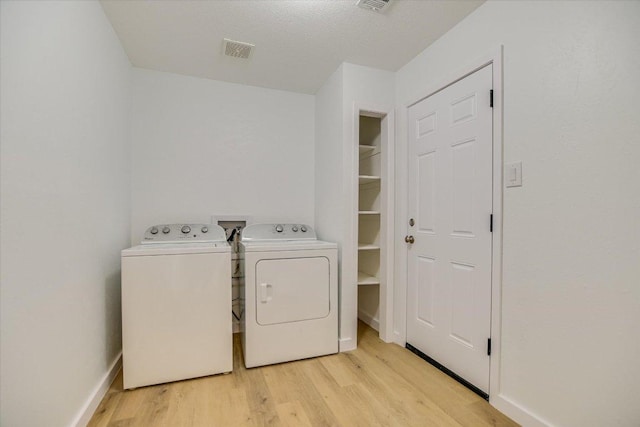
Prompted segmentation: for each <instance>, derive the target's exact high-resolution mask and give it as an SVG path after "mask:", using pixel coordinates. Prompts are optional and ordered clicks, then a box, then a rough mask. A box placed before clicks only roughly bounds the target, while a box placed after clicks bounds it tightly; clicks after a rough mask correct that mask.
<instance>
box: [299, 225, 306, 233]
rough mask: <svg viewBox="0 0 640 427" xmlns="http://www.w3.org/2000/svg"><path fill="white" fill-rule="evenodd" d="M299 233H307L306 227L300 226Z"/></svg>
mask: <svg viewBox="0 0 640 427" xmlns="http://www.w3.org/2000/svg"><path fill="white" fill-rule="evenodd" d="M300 231H302V232H303V233H306V232H307V227H306V226H305V225H301V226H300Z"/></svg>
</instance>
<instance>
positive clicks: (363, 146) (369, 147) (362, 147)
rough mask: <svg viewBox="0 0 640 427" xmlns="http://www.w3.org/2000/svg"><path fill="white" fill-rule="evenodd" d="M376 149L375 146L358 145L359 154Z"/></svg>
mask: <svg viewBox="0 0 640 427" xmlns="http://www.w3.org/2000/svg"><path fill="white" fill-rule="evenodd" d="M375 149H376V147H375V145H360V146H359V150H360V154H367V153H370V152H372V151H374V150H375Z"/></svg>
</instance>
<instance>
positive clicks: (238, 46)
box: [224, 39, 256, 59]
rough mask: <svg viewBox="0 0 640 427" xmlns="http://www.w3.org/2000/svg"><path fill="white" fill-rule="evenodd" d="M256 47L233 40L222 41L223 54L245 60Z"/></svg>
mask: <svg viewBox="0 0 640 427" xmlns="http://www.w3.org/2000/svg"><path fill="white" fill-rule="evenodd" d="M254 47H256V45H254V44H251V43H244V42H237V41H235V40H229V39H224V54H225V55H227V56H232V57H234V58H243V59H247V58H249V57H250V56H251V52H253V48H254Z"/></svg>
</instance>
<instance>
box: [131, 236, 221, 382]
mask: <svg viewBox="0 0 640 427" xmlns="http://www.w3.org/2000/svg"><path fill="white" fill-rule="evenodd" d="M231 321H232V319H231V252H230V247H229V244H228V243H227V241H226V236H225V232H224V230H223V229H222V228H221V227H219V226H217V225H211V224H167V225H157V226H153V227H150V228H149V229H147V231H146V232H145V234H144V239H143V241H142V243H141V244H140V245H139V246H135V247H133V248H130V249H125V250H123V251H122V353H123V354H122V359H123V377H124V388H125V389H129V388H135V387H141V386H146V385H151V384H160V383H165V382H170V381H177V380H183V379H187V378H195V377H202V376H206V375H212V374H219V373H224V372H231V370H232V369H233V332H232V326H231Z"/></svg>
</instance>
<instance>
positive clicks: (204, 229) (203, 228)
mask: <svg viewBox="0 0 640 427" xmlns="http://www.w3.org/2000/svg"><path fill="white" fill-rule="evenodd" d="M200 231H202V232H203V233H206V232H208V231H209V228H208V227H202V228H201V229H200Z"/></svg>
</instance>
